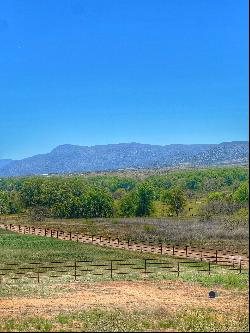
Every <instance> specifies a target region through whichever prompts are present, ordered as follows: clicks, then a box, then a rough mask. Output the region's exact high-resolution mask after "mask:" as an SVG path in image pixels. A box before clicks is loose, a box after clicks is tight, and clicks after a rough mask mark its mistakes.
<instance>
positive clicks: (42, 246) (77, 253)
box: [0, 229, 157, 262]
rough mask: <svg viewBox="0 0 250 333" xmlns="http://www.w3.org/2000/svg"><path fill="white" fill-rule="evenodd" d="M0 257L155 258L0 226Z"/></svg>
mask: <svg viewBox="0 0 250 333" xmlns="http://www.w3.org/2000/svg"><path fill="white" fill-rule="evenodd" d="M0 253H1V261H3V262H8V261H20V262H21V261H24V262H28V261H31V260H41V261H50V260H65V261H66V260H80V259H81V260H111V259H117V258H119V259H127V258H131V259H132V258H149V257H150V258H156V257H157V255H153V254H150V253H146V254H145V253H138V252H134V251H128V250H120V249H112V248H105V247H102V246H97V245H92V244H84V243H77V242H69V241H64V240H58V239H53V238H45V237H39V236H31V235H21V234H17V233H13V232H9V231H6V230H3V229H0Z"/></svg>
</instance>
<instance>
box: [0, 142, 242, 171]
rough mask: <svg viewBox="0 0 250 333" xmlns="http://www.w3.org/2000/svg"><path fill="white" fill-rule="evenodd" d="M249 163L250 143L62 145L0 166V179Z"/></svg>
mask: <svg viewBox="0 0 250 333" xmlns="http://www.w3.org/2000/svg"><path fill="white" fill-rule="evenodd" d="M247 162H248V142H247V141H234V142H225V143H221V144H194V145H184V144H172V145H165V146H160V145H150V144H139V143H119V144H109V145H97V146H91V147H88V146H76V145H69V144H65V145H61V146H58V147H56V148H55V149H53V150H52V151H51V152H50V153H48V154H40V155H35V156H33V157H29V158H25V159H23V160H18V161H12V162H9V163H7V164H4V165H1V164H0V176H4V177H10V176H24V175H34V174H47V173H73V172H88V171H106V170H117V169H128V168H162V167H177V166H181V165H194V166H195V165H199V166H207V165H220V164H221V165H222V164H242V163H247Z"/></svg>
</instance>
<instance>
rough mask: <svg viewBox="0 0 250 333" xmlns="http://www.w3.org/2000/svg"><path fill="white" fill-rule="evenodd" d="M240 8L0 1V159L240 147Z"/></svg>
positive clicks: (123, 1) (170, 2) (91, 0)
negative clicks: (120, 146)
mask: <svg viewBox="0 0 250 333" xmlns="http://www.w3.org/2000/svg"><path fill="white" fill-rule="evenodd" d="M248 54H249V51H248V1H247V0H154V1H153V0H40V1H35V0H7V1H0V116H1V119H0V158H14V159H19V158H23V157H27V156H30V155H33V154H37V153H44V152H48V151H50V150H51V149H53V148H54V147H55V146H57V145H59V144H64V143H71V144H80V145H95V144H106V143H118V142H132V141H133V142H141V143H152V144H170V143H219V142H222V141H231V140H247V139H248V124H247V123H248Z"/></svg>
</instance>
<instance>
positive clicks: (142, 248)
mask: <svg viewBox="0 0 250 333" xmlns="http://www.w3.org/2000/svg"><path fill="white" fill-rule="evenodd" d="M0 228H3V229H5V230H10V231H13V232H17V233H22V234H29V235H36V236H44V237H52V238H56V239H61V240H69V241H75V242H82V243H91V244H96V245H101V246H106V247H113V248H119V249H127V250H132V251H139V252H148V253H154V254H161V255H167V256H174V257H181V258H189V259H194V260H197V261H200V262H210V263H215V264H219V265H229V266H233V267H238V268H239V267H240V266H241V267H242V268H248V267H249V257H248V256H246V255H245V254H241V255H240V254H239V253H238V252H234V253H232V252H231V251H225V250H215V249H206V248H203V247H202V248H198V247H197V246H192V247H190V246H185V247H181V246H179V245H172V244H162V243H158V244H156V243H153V242H149V243H137V242H132V241H131V240H127V241H124V240H121V239H119V237H117V238H112V237H104V236H102V235H87V234H81V233H76V232H70V231H62V230H55V229H47V228H46V229H45V228H41V227H33V226H23V225H14V224H0Z"/></svg>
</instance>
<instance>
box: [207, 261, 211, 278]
mask: <svg viewBox="0 0 250 333" xmlns="http://www.w3.org/2000/svg"><path fill="white" fill-rule="evenodd" d="M210 274H211V264H210V261H209V263H208V275H210Z"/></svg>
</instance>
